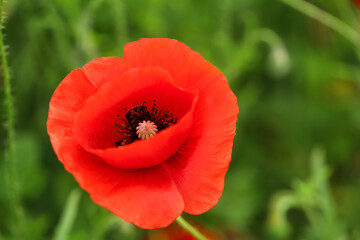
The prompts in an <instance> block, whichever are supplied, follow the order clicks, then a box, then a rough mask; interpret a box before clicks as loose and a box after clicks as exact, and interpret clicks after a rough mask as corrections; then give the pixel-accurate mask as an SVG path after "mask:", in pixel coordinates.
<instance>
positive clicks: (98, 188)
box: [56, 138, 184, 229]
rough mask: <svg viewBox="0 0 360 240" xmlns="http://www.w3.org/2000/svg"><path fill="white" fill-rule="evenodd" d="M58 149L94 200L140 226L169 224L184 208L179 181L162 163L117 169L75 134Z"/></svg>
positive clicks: (64, 161)
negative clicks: (80, 144)
mask: <svg viewBox="0 0 360 240" xmlns="http://www.w3.org/2000/svg"><path fill="white" fill-rule="evenodd" d="M56 153H57V156H58V158H59V160H60V161H61V162H62V163H63V164H64V166H65V168H66V170H67V171H69V172H70V173H72V174H73V175H74V177H75V179H76V180H77V181H78V182H79V184H80V186H81V187H82V188H83V189H85V190H86V191H87V192H89V193H90V196H91V198H92V199H93V201H94V202H96V203H97V204H99V205H101V206H103V207H104V208H106V209H108V210H109V211H111V212H112V213H114V214H115V215H117V216H119V217H120V218H122V219H123V220H125V221H127V222H131V223H134V224H135V225H137V226H138V227H141V228H146V229H154V228H162V227H166V226H168V225H169V224H170V223H172V222H173V221H174V220H175V219H176V218H177V217H178V216H179V215H180V214H181V212H182V211H183V209H184V202H183V200H182V197H181V195H180V193H179V191H178V190H177V187H176V185H175V183H174V182H173V180H172V179H171V177H170V176H169V174H168V173H167V172H166V171H165V170H164V169H163V168H162V167H160V166H157V167H153V168H147V169H140V170H120V169H116V168H113V167H110V166H109V165H107V164H106V163H104V161H102V160H101V159H100V158H98V157H96V156H95V155H92V154H90V153H88V152H86V151H84V150H83V149H82V148H81V147H80V146H79V145H78V144H77V143H76V142H75V141H74V140H72V139H71V138H67V139H63V144H61V146H60V148H59V151H57V152H56Z"/></svg>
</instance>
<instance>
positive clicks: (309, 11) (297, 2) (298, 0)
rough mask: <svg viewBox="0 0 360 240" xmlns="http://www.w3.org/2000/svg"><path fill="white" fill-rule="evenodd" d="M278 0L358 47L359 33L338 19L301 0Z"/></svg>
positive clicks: (359, 41)
mask: <svg viewBox="0 0 360 240" xmlns="http://www.w3.org/2000/svg"><path fill="white" fill-rule="evenodd" d="M280 1H282V2H283V3H285V4H287V5H289V6H290V7H292V8H294V9H296V10H298V11H299V12H302V13H303V14H305V15H307V16H309V17H311V18H313V19H315V20H317V21H319V22H320V23H322V24H324V25H326V26H328V27H329V28H331V29H333V30H334V31H336V32H338V33H339V34H341V35H342V36H344V37H345V38H347V39H348V40H349V41H350V42H352V43H353V44H354V45H355V46H356V48H359V47H360V33H359V32H357V31H356V30H355V29H353V28H352V27H350V26H349V25H348V24H346V23H344V22H343V21H341V20H340V19H338V18H336V17H334V16H333V15H331V14H329V13H327V12H325V11H323V10H321V9H320V8H318V7H316V6H314V5H312V4H310V3H308V2H306V1H303V0H280Z"/></svg>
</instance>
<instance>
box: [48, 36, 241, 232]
mask: <svg viewBox="0 0 360 240" xmlns="http://www.w3.org/2000/svg"><path fill="white" fill-rule="evenodd" d="M237 113H238V106H237V102H236V97H235V96H234V94H233V93H232V92H231V90H230V88H229V85H228V83H227V81H226V79H225V77H224V76H223V74H222V73H221V72H220V71H219V70H218V69H217V68H215V67H214V66H213V65H211V64H210V63H209V62H207V61H205V60H204V59H203V58H202V57H201V56H200V54H198V53H197V52H194V51H192V50H191V49H190V48H188V47H187V46H186V45H185V44H183V43H180V42H178V41H176V40H170V39H141V40H139V41H136V42H132V43H129V44H127V45H126V46H125V48H124V56H123V58H118V57H105V58H99V59H95V60H93V61H91V62H89V63H87V64H86V65H85V66H83V68H81V69H76V70H74V71H72V72H71V73H70V74H69V75H68V76H67V77H66V78H65V79H64V80H63V81H62V82H61V83H60V85H59V86H58V87H57V89H56V90H55V92H54V94H53V96H52V98H51V101H50V108H49V116H48V121H47V130H48V133H49V135H50V140H51V143H52V145H53V148H54V151H55V153H56V155H57V156H58V158H59V160H60V161H61V162H62V163H63V165H64V167H65V169H66V170H67V171H69V172H70V173H71V174H73V176H74V177H75V179H76V180H77V181H78V182H79V184H80V186H81V187H82V188H83V189H84V190H86V191H87V192H89V193H90V196H91V198H92V199H93V200H94V202H96V203H97V204H99V205H101V206H103V207H105V208H106V209H108V210H110V211H111V212H113V213H114V214H116V215H117V216H119V217H120V218H122V219H124V220H125V221H128V222H132V223H134V224H136V225H137V226H138V227H141V228H148V229H154V228H161V227H165V226H167V225H169V224H170V223H171V222H173V221H174V220H175V219H176V218H177V217H178V216H179V215H180V214H181V213H182V212H183V211H185V212H187V213H190V214H201V213H203V212H206V211H208V210H209V209H210V208H212V207H213V206H214V205H215V204H216V203H217V202H218V200H219V198H220V197H221V194H222V191H223V186H224V177H225V173H226V171H227V169H228V165H229V162H230V158H231V150H232V142H233V138H234V135H235V124H236V120H237V116H236V115H237Z"/></svg>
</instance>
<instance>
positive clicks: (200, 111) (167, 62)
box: [123, 39, 238, 214]
mask: <svg viewBox="0 0 360 240" xmlns="http://www.w3.org/2000/svg"><path fill="white" fill-rule="evenodd" d="M123 58H124V59H125V60H126V61H127V62H129V64H131V65H132V66H133V67H139V66H160V67H162V68H165V69H167V70H168V71H169V73H170V75H171V76H172V78H173V79H174V81H175V84H176V85H178V86H181V87H183V88H196V89H197V90H198V91H199V99H198V104H197V106H196V109H195V112H194V123H193V128H192V132H191V133H190V134H189V136H188V139H187V140H186V141H185V143H184V144H183V146H182V147H181V149H179V151H178V152H177V154H176V155H175V156H174V157H173V158H172V159H171V160H169V161H167V162H165V163H164V165H166V166H167V167H168V169H169V171H170V172H171V174H172V175H173V177H174V180H175V181H176V184H177V186H178V188H179V191H180V192H181V194H182V196H183V198H184V202H185V211H186V212H188V213H192V214H200V213H203V212H205V211H207V210H209V209H210V208H211V207H213V206H214V205H215V204H216V203H217V202H218V200H219V198H220V197H221V194H222V191H223V186H224V176H225V173H226V171H227V168H228V165H229V162H230V160H231V151H232V141H233V138H234V135H235V127H236V126H235V125H236V120H237V117H236V115H237V113H238V106H237V102H236V97H235V96H234V94H233V93H232V92H231V90H230V88H229V86H228V83H227V81H226V79H225V77H224V76H223V74H222V73H221V72H220V71H219V70H218V69H217V68H216V67H214V66H213V65H211V64H210V63H209V62H207V61H205V60H204V59H203V58H202V57H201V56H200V54H198V53H197V52H194V51H192V50H191V49H190V48H189V47H187V46H186V45H185V44H183V43H180V42H178V41H176V40H171V39H141V40H139V41H136V42H132V43H129V44H127V45H126V46H125V48H124V57H123Z"/></svg>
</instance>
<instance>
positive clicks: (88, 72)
mask: <svg viewBox="0 0 360 240" xmlns="http://www.w3.org/2000/svg"><path fill="white" fill-rule="evenodd" d="M129 68H130V67H129V65H128V64H127V62H126V61H124V60H123V59H122V58H119V57H102V58H97V59H94V60H92V61H91V62H89V63H87V64H85V65H84V66H83V67H82V70H83V71H84V74H85V76H86V77H87V79H88V80H89V81H90V82H91V83H92V84H93V85H94V86H95V87H97V88H100V87H101V86H102V85H103V84H104V83H106V82H109V81H111V80H114V79H116V78H119V76H120V75H121V74H123V73H124V72H125V71H127V70H129Z"/></svg>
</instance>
